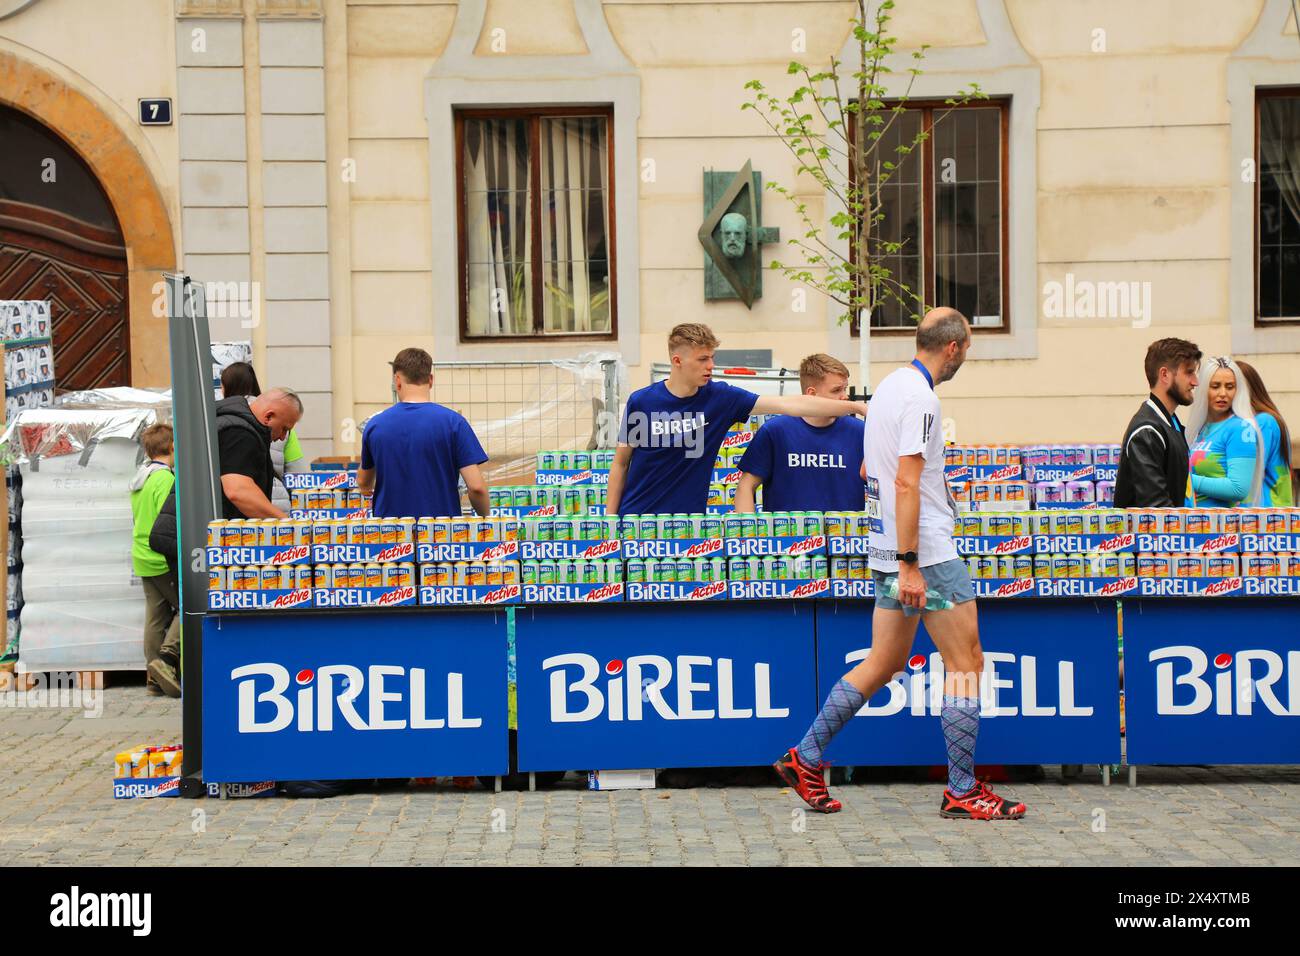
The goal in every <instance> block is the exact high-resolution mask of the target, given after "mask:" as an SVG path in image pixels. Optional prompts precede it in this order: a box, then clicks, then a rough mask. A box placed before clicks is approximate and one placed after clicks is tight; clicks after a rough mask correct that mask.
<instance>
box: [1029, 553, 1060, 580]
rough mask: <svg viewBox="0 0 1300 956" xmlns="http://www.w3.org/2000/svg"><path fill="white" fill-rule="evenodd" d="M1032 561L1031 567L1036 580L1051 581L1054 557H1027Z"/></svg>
mask: <svg viewBox="0 0 1300 956" xmlns="http://www.w3.org/2000/svg"><path fill="white" fill-rule="evenodd" d="M1025 557H1027V558H1029V559H1030V567H1031V568H1032V569H1033V572H1032V573H1033V576H1034V577H1036V578H1045V579H1049V578H1051V577H1052V576H1053V575H1052V556H1051V555H1050V554H1035V555H1025Z"/></svg>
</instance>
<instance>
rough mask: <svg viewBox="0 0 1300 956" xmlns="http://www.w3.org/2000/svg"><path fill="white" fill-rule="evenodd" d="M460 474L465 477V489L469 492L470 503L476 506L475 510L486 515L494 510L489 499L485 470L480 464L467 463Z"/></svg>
mask: <svg viewBox="0 0 1300 956" xmlns="http://www.w3.org/2000/svg"><path fill="white" fill-rule="evenodd" d="M460 476H461V477H462V478H464V479H465V490H466V491H467V492H468V493H469V503H470V504H471V505H473V506H474V511H475V512H476V513H478V514H480V515H483V516H484V517H486V516H487V515H488V513H489V512H490V511H491V510H492V505H491V502H490V501H489V499H488V486H487V481H486V480H485V479H484V478H483V470H482V469H481V468H479V466H478V465H466V466H465V467H464V468H462V469H461V470H460Z"/></svg>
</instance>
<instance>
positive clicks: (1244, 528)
mask: <svg viewBox="0 0 1300 956" xmlns="http://www.w3.org/2000/svg"><path fill="white" fill-rule="evenodd" d="M1259 517H1260V516H1259V512H1258V511H1256V510H1255V509H1254V508H1240V509H1238V511H1237V524H1238V529H1239V530H1238V533H1239V534H1259V533H1260V530H1261V526H1260V520H1259Z"/></svg>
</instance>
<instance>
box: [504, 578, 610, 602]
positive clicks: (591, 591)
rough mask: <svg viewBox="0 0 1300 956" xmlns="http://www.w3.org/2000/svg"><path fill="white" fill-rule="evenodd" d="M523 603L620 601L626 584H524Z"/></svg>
mask: <svg viewBox="0 0 1300 956" xmlns="http://www.w3.org/2000/svg"><path fill="white" fill-rule="evenodd" d="M523 588H524V590H523V595H522V598H521V600H522V602H523V603H524V604H604V603H607V602H609V601H622V600H623V599H624V596H625V594H626V592H627V585H626V584H625V583H624V582H622V581H608V582H604V583H598V584H591V583H583V584H558V583H552V584H525V585H524V586H523Z"/></svg>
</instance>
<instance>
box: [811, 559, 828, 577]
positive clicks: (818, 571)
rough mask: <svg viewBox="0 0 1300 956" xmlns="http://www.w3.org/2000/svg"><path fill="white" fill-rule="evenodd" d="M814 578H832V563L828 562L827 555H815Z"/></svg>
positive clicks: (813, 560)
mask: <svg viewBox="0 0 1300 956" xmlns="http://www.w3.org/2000/svg"><path fill="white" fill-rule="evenodd" d="M812 576H813V577H814V578H826V577H830V562H829V561H827V560H826V555H824V554H814V555H813V556H812Z"/></svg>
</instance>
